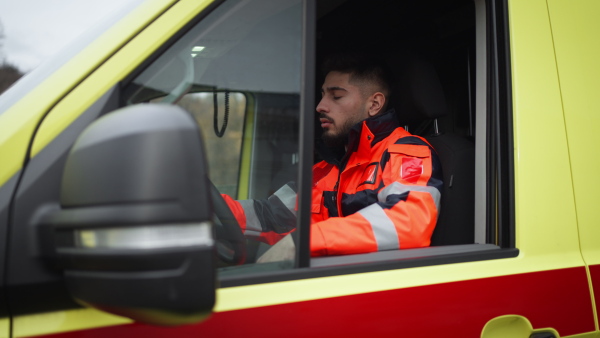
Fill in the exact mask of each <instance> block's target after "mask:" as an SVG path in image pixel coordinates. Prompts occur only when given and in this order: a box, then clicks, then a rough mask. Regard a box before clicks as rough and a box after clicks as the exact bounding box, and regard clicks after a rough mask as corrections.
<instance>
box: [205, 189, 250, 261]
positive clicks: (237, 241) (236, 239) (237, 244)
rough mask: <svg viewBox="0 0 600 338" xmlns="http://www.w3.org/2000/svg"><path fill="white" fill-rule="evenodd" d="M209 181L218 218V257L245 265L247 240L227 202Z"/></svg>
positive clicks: (216, 222)
mask: <svg viewBox="0 0 600 338" xmlns="http://www.w3.org/2000/svg"><path fill="white" fill-rule="evenodd" d="M208 181H209V182H210V195H211V198H212V202H213V207H214V210H215V216H216V217H215V219H214V221H215V227H216V232H217V241H216V246H217V257H218V258H219V259H220V260H222V261H223V262H226V263H230V264H236V265H240V264H244V262H245V261H246V238H245V237H244V234H243V233H242V229H241V228H240V226H239V224H238V221H237V220H236V219H235V216H233V213H232V212H231V209H229V206H228V205H227V202H225V200H224V199H223V197H222V196H221V193H220V192H219V190H218V189H217V187H215V185H214V184H213V183H212V182H211V181H210V180H208Z"/></svg>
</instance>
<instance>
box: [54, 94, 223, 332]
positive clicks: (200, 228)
mask: <svg viewBox="0 0 600 338" xmlns="http://www.w3.org/2000/svg"><path fill="white" fill-rule="evenodd" d="M209 193H210V188H209V183H208V177H207V173H206V166H205V156H204V147H203V143H202V137H201V134H200V131H199V129H198V127H197V125H196V123H195V121H194V120H193V118H192V117H191V116H189V114H188V113H186V112H185V111H184V110H183V109H181V108H179V107H176V106H169V105H158V104H143V105H137V106H131V107H127V108H123V109H120V110H117V111H115V112H113V113H110V114H108V115H106V116H104V117H102V118H100V119H98V120H97V121H95V122H94V123H92V124H91V125H90V126H89V127H88V128H87V129H86V130H85V131H84V132H83V133H82V134H81V135H80V137H79V138H78V139H77V142H76V143H75V145H74V146H73V148H72V149H71V152H70V154H69V157H68V159H67V162H66V166H65V170H64V174H63V180H62V186H61V197H60V202H61V210H59V211H57V212H54V213H52V214H51V215H48V217H47V218H46V219H45V221H44V223H45V231H46V232H48V233H49V234H51V236H47V237H45V238H48V237H49V238H51V240H50V242H47V243H46V245H47V247H48V249H49V252H50V256H51V257H52V261H53V262H54V263H55V264H57V265H58V266H59V267H60V268H61V269H63V270H64V275H65V279H66V283H67V286H68V289H69V291H70V293H71V295H72V296H73V297H74V298H75V300H76V301H78V302H79V303H81V304H85V305H88V306H92V307H95V308H98V309H101V310H104V311H106V312H110V313H114V314H117V315H122V316H126V317H129V318H132V319H134V320H136V321H140V322H145V323H150V324H159V325H179V324H186V323H193V322H198V321H200V320H202V319H203V318H204V317H205V316H206V315H207V314H209V313H210V311H211V310H212V307H213V305H214V301H215V267H214V236H213V225H212V221H211V217H212V210H211V209H212V205H211V201H210V195H209Z"/></svg>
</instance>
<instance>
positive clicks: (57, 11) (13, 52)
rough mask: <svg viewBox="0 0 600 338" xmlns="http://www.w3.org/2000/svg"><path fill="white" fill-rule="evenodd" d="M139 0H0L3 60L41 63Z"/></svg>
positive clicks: (28, 66) (26, 67)
mask: <svg viewBox="0 0 600 338" xmlns="http://www.w3.org/2000/svg"><path fill="white" fill-rule="evenodd" d="M139 1H140V0H0V24H1V25H2V28H3V33H4V38H3V39H1V40H0V44H1V45H0V62H2V61H4V62H7V63H10V64H12V65H14V66H16V67H17V68H19V69H20V70H21V71H23V72H28V71H30V70H32V69H33V68H35V67H36V66H38V65H39V64H40V63H41V62H42V61H43V60H44V59H47V58H48V57H49V56H51V55H53V54H54V53H56V52H57V51H59V50H60V49H61V48H62V47H64V46H65V45H66V44H67V43H69V42H70V41H72V40H73V39H75V38H77V37H78V36H79V35H80V34H81V33H83V32H84V31H85V30H86V29H88V28H89V27H91V26H92V25H94V24H96V23H98V22H100V21H101V20H103V19H104V18H106V17H107V16H109V15H110V14H111V13H113V12H114V11H116V10H118V9H119V8H121V7H123V6H124V5H125V4H128V3H131V2H139Z"/></svg>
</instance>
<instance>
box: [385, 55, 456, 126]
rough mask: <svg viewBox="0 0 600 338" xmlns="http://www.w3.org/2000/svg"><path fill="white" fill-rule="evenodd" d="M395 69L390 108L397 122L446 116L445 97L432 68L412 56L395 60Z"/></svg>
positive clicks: (424, 61)
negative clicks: (395, 113)
mask: <svg viewBox="0 0 600 338" xmlns="http://www.w3.org/2000/svg"><path fill="white" fill-rule="evenodd" d="M394 63H395V66H396V67H394V68H396V69H398V72H397V75H396V76H397V80H398V81H397V83H396V85H395V86H394V88H393V90H394V92H393V93H392V99H391V103H390V104H391V107H394V108H396V110H397V111H398V117H399V119H400V121H401V122H403V123H406V124H409V123H411V122H415V121H422V120H424V119H435V118H438V117H442V116H445V115H446V114H447V113H448V107H447V105H446V96H445V95H444V90H443V89H442V84H441V82H440V79H439V77H438V74H437V71H436V70H435V68H434V67H433V65H432V64H431V63H430V62H429V61H427V60H425V59H424V58H420V57H418V56H416V55H407V56H404V57H401V58H397V59H396V60H395V61H394Z"/></svg>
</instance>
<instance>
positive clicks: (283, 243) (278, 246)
mask: <svg viewBox="0 0 600 338" xmlns="http://www.w3.org/2000/svg"><path fill="white" fill-rule="evenodd" d="M295 255H296V245H295V244H294V240H293V239H292V235H291V234H289V235H286V236H285V237H283V238H282V239H281V240H280V241H279V242H277V243H275V244H274V245H273V246H272V247H271V248H269V250H267V251H266V252H265V253H264V254H263V255H262V256H260V257H259V258H258V260H257V261H256V262H257V263H268V262H278V261H284V260H293V259H294V256H295Z"/></svg>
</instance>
